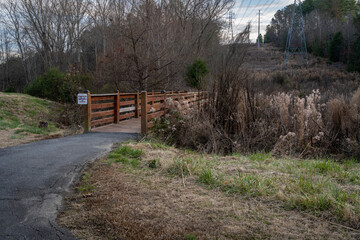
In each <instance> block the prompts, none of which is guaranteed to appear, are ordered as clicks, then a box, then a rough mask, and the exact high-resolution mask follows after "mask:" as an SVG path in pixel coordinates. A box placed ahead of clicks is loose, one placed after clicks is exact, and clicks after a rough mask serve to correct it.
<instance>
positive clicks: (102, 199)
mask: <svg viewBox="0 0 360 240" xmlns="http://www.w3.org/2000/svg"><path fill="white" fill-rule="evenodd" d="M134 162H135V163H134ZM315 162H316V161H315ZM297 163H298V161H296V160H290V159H288V160H280V159H274V158H272V157H271V156H270V155H264V154H258V155H251V156H249V157H242V156H229V157H219V156H215V155H199V154H196V153H194V152H191V151H184V150H178V149H175V148H173V147H169V146H166V145H163V144H159V143H156V142H143V143H129V144H127V147H119V148H117V149H116V151H115V152H113V153H112V154H110V155H109V157H108V158H105V159H102V160H99V161H96V162H95V163H93V164H91V165H90V166H88V168H87V169H86V170H85V173H84V175H83V178H82V181H80V182H79V183H78V185H77V186H76V189H77V191H76V193H74V194H73V195H72V196H69V197H68V198H67V200H66V208H65V210H64V211H63V212H62V213H61V214H60V216H59V218H58V222H59V223H60V224H61V225H62V226H64V227H66V228H68V229H70V231H71V232H72V233H73V234H74V235H75V236H76V237H78V238H80V239H265V238H266V239H289V238H292V239H358V238H359V237H360V231H359V230H360V229H359V226H358V225H356V224H357V223H356V220H355V219H354V222H353V223H354V224H352V223H350V222H347V221H348V220H346V221H345V222H343V221H341V220H340V222H339V221H338V220H336V219H337V217H336V215H334V214H332V213H331V211H330V210H329V209H328V210H326V209H323V210H311V209H310V208H308V209H306V208H296V207H295V208H294V207H291V204H284V203H286V200H285V199H286V198H287V197H289V195H288V192H287V191H288V189H287V186H290V185H291V181H288V183H287V184H284V183H283V182H281V181H280V182H277V181H274V182H273V184H275V185H273V187H274V188H275V189H277V190H276V191H275V192H274V193H270V192H273V190H272V189H273V188H272V187H271V186H270V185H269V184H264V182H262V181H261V180H260V179H274V178H277V179H278V180H280V179H288V177H289V176H291V175H293V174H295V172H297V170H298V169H301V170H305V168H304V167H299V166H298V165H297V166H295V165H296V164H297ZM294 164H295V165H294ZM306 164H308V166H307V167H308V168H309V169H310V168H312V167H313V166H312V165H311V164H314V163H313V162H306ZM310 165H311V166H310ZM280 166H281V167H280ZM336 166H338V165H336ZM354 166H355V165H354ZM358 167H359V166H357V168H358ZM289 168H290V169H292V171H293V172H292V171H290V170H285V169H289ZM281 169H282V170H281ZM313 169H318V168H313ZM208 170H210V175H208V174H206V173H209V171H208ZM240 173H241V174H242V176H243V177H242V178H241V177H240V175H239V174H240ZM330 173H334V172H332V171H330V170H326V171H325V172H323V173H322V174H325V175H327V174H330ZM337 173H339V172H337ZM311 174H312V175H314V176H320V175H322V174H321V173H319V172H317V173H316V174H315V172H312V173H309V175H306V176H305V175H304V177H306V178H308V177H310V176H311ZM319 174H320V175H319ZM295 175H296V174H295ZM244 176H245V177H244ZM358 177H359V176H358V174H357V175H356V178H357V181H358V180H359V178H358ZM236 179H238V180H239V179H240V180H241V181H240V182H239V183H237V184H235V182H234V181H235V180H236ZM291 179H292V178H289V180H291ZM314 179H315V178H314ZM331 179H333V177H332V178H331ZM331 181H332V180H331ZM346 181H347V180H345V182H346ZM315 182H316V181H314V184H315ZM232 183H233V184H234V185H233V190H235V189H238V190H239V191H231V190H230V189H229V188H226V186H228V187H229V186H231V184H232ZM283 184H284V185H283ZM332 184H335V183H332ZM338 184H340V185H341V186H342V184H341V182H338ZM358 184H359V182H357V185H356V186H357V190H356V191H358V190H359V189H358V186H359V185H358ZM280 185H282V186H280ZM236 186H237V187H236ZM345 186H355V185H352V184H349V183H347V184H344V187H345ZM260 188H261V192H262V194H256V191H258V190H260ZM269 190H270V192H268V191H269ZM302 191H306V190H305V188H303V189H302ZM352 191H355V190H352ZM291 195H292V194H290V196H291ZM292 196H294V195H292ZM308 196H309V197H310V199H312V200H315V198H312V195H311V194H309V195H308ZM317 196H320V195H317ZM300 198H301V196H300V195H299V197H298V201H300ZM294 199H296V198H295V196H294ZM300 202H301V201H300ZM300 202H298V203H300ZM299 206H300V205H299ZM349 209H351V208H349ZM356 209H357V210H356V211H355V212H356V215H353V216H355V217H357V218H358V217H359V208H358V206H357V207H356ZM350 212H351V211H350ZM345 225H347V226H351V227H347V226H345ZM354 228H356V229H357V230H356V229H354Z"/></svg>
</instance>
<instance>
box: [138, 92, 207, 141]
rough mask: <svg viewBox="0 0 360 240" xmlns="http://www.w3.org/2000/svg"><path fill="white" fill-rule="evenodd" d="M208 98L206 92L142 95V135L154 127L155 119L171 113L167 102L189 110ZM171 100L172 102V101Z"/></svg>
mask: <svg viewBox="0 0 360 240" xmlns="http://www.w3.org/2000/svg"><path fill="white" fill-rule="evenodd" d="M207 98H208V94H207V93H204V92H182V93H170V94H169V93H162V94H157V95H148V93H147V92H142V93H141V109H142V114H141V133H142V134H146V133H147V131H148V129H149V128H150V127H151V126H152V125H153V121H152V120H153V119H156V118H159V117H162V116H164V115H165V114H166V113H168V111H169V106H168V102H167V101H176V102H177V104H178V105H179V106H180V107H182V108H184V109H186V110H189V109H191V108H194V107H196V106H197V103H199V104H201V102H202V101H203V100H205V99H207ZM170 99H171V100H170Z"/></svg>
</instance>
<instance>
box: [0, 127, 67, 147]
mask: <svg viewBox="0 0 360 240" xmlns="http://www.w3.org/2000/svg"><path fill="white" fill-rule="evenodd" d="M14 132H15V130H14V129H7V130H0V148H5V147H11V146H16V145H20V144H24V143H29V142H34V141H39V140H44V139H52V138H59V137H62V136H64V131H58V132H56V133H52V134H50V135H47V136H46V135H38V134H31V133H27V134H26V135H23V136H22V138H12V136H14Z"/></svg>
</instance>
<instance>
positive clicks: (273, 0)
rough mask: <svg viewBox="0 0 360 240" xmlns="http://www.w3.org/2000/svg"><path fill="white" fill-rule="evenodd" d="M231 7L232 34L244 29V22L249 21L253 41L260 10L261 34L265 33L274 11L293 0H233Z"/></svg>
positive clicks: (255, 36) (255, 35)
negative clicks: (232, 18) (232, 6)
mask: <svg viewBox="0 0 360 240" xmlns="http://www.w3.org/2000/svg"><path fill="white" fill-rule="evenodd" d="M235 2H236V3H235V6H234V8H233V13H234V15H235V16H234V18H235V19H234V20H233V29H234V34H237V33H239V32H240V31H242V30H243V29H244V27H245V26H246V24H247V23H248V22H249V21H251V22H252V23H253V24H252V32H251V35H250V38H251V40H252V41H255V39H256V38H257V32H258V30H257V29H258V15H257V13H258V12H259V10H261V24H260V29H261V30H260V31H261V34H262V35H264V34H265V29H266V26H267V25H268V24H269V23H270V21H271V18H272V17H273V16H274V14H275V12H276V11H277V10H279V9H282V8H283V7H285V6H287V5H289V4H292V3H294V0H235Z"/></svg>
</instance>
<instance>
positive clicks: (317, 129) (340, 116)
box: [161, 32, 360, 159]
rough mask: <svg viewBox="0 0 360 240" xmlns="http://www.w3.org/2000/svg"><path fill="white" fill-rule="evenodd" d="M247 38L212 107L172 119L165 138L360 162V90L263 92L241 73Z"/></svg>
mask: <svg viewBox="0 0 360 240" xmlns="http://www.w3.org/2000/svg"><path fill="white" fill-rule="evenodd" d="M247 34H248V33H247V32H244V33H243V35H240V36H239V37H238V38H237V42H236V43H234V44H232V45H230V46H229V47H228V52H227V55H226V56H224V57H223V59H224V62H223V65H222V66H221V67H220V70H219V71H218V72H216V75H215V76H214V78H215V81H214V83H213V87H212V89H211V94H210V98H209V101H208V103H207V104H205V105H204V107H203V108H202V109H201V111H196V112H193V113H192V114H187V115H186V116H180V118H182V120H181V121H178V120H179V113H177V114H176V116H177V117H176V118H171V117H170V118H169V119H168V120H167V126H166V127H165V130H164V128H163V129H161V131H162V135H163V136H167V139H170V140H171V141H172V143H176V144H178V145H180V146H185V147H190V148H193V149H196V150H201V151H206V152H211V153H220V154H228V153H232V152H254V151H263V150H265V151H268V152H270V151H271V152H272V153H273V154H274V155H279V156H284V155H295V156H298V157H320V156H329V155H336V156H340V157H342V158H345V157H354V158H358V159H360V88H359V89H358V90H357V91H356V92H354V93H353V94H350V95H349V96H347V97H344V95H342V96H341V95H335V94H329V92H326V93H325V97H324V93H322V92H321V91H320V90H312V91H311V92H309V93H308V94H305V93H304V94H302V95H300V94H299V93H298V92H296V91H295V92H277V93H267V92H266V91H260V90H259V88H258V87H257V83H256V81H255V80H254V75H253V74H251V73H250V72H249V71H248V70H246V69H244V68H241V63H242V60H243V57H244V55H245V52H246V45H243V44H241V43H242V42H243V41H244V39H246V38H247ZM277 78H279V79H280V78H281V76H277ZM280 80H281V79H280ZM280 80H279V81H280ZM284 81H286V79H285V80H284ZM180 115H181V113H180Z"/></svg>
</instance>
